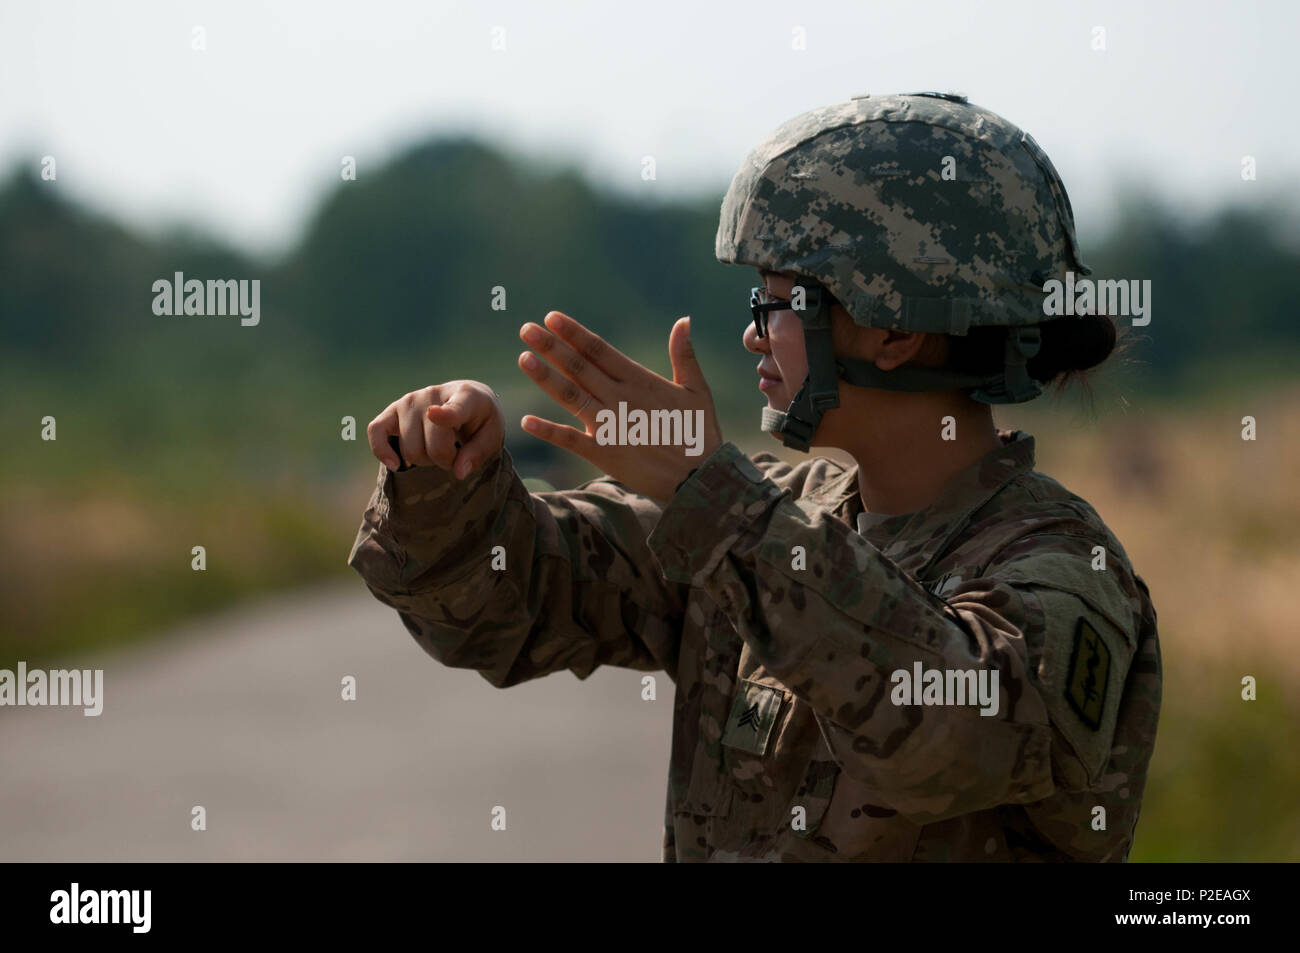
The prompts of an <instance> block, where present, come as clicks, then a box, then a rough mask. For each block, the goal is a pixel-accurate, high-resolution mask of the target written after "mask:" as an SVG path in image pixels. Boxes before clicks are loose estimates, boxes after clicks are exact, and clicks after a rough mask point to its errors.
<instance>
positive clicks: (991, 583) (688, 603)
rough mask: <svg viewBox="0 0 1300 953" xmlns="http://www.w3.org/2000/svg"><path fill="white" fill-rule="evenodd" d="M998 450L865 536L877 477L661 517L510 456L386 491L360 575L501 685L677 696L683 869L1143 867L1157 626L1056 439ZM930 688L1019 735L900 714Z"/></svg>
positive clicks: (676, 778)
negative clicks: (658, 675)
mask: <svg viewBox="0 0 1300 953" xmlns="http://www.w3.org/2000/svg"><path fill="white" fill-rule="evenodd" d="M1000 436H1001V439H1002V441H1003V447H1002V448H1001V449H999V450H995V451H993V452H992V453H990V454H989V455H988V456H986V457H985V458H984V459H982V460H980V461H979V462H978V463H976V464H975V465H973V466H972V467H971V468H969V469H968V470H967V471H965V472H964V473H962V474H961V475H960V476H958V477H957V478H956V479H954V480H953V481H952V482H951V483H950V484H949V485H948V486H947V487H946V488H945V490H944V491H943V493H942V494H941V496H940V497H939V498H938V499H936V500H935V501H934V502H933V504H932V505H930V506H929V507H927V508H925V509H924V510H921V511H918V512H916V513H912V514H908V515H904V516H891V517H881V516H878V515H874V514H864V513H862V512H861V509H862V504H861V500H860V497H859V494H858V489H857V473H858V470H857V467H856V466H852V467H845V466H843V465H841V464H838V463H836V462H833V461H831V460H828V459H825V458H811V459H809V460H805V461H802V462H800V463H799V465H798V466H791V465H789V464H787V463H784V462H782V461H780V460H778V459H777V458H776V457H775V456H773V455H772V454H770V453H765V452H763V453H758V454H756V455H754V456H753V457H749V456H746V455H745V454H743V453H742V452H741V451H740V450H739V449H737V448H736V447H735V445H733V444H731V443H724V444H723V445H722V446H721V447H719V448H718V449H717V450H716V451H715V452H714V453H713V454H711V455H710V456H709V457H708V458H707V459H706V460H705V461H704V462H703V463H702V464H701V465H700V467H699V469H698V470H697V471H696V472H695V473H694V474H693V475H692V476H691V478H690V479H689V480H687V481H686V482H685V483H684V484H683V485H682V486H681V487H680V488H679V490H678V491H677V493H676V495H675V496H674V497H673V498H672V499H671V500H670V501H669V502H668V503H667V504H666V505H661V504H659V503H657V502H655V501H654V500H651V499H649V498H647V497H644V496H641V495H638V494H636V493H633V492H631V491H630V490H628V489H627V488H626V487H625V486H623V485H622V484H620V483H618V482H616V481H614V480H611V479H609V478H602V479H598V480H594V481H591V482H588V483H586V484H583V485H582V486H580V487H578V488H577V489H574V490H566V491H561V492H548V493H535V494H530V493H529V492H528V490H526V489H525V487H524V485H523V483H522V482H521V481H520V479H519V477H518V476H517V475H516V473H515V471H514V468H513V465H512V462H511V458H510V455H509V452H508V451H506V450H505V449H504V448H503V449H502V450H501V451H499V452H498V453H497V454H496V455H495V456H494V457H492V458H491V459H490V460H489V461H487V462H486V463H485V464H484V465H483V466H481V467H480V469H479V470H477V471H476V472H474V473H472V474H470V475H469V476H468V477H467V478H466V479H465V480H456V479H455V478H454V477H452V476H451V475H450V474H449V473H448V472H447V471H444V470H442V469H440V468H437V467H427V468H416V469H413V470H408V471H405V472H401V473H394V472H391V471H389V470H388V469H387V468H383V467H381V473H380V476H379V481H378V485H377V487H376V488H375V492H374V494H373V496H372V497H371V500H370V504H369V507H368V508H367V510H366V512H365V516H364V518H363V521H362V525H361V529H360V532H359V533H358V535H357V539H356V542H355V544H354V546H353V549H352V553H351V555H350V557H349V560H348V562H349V565H351V566H352V567H353V568H355V569H356V570H357V571H358V572H359V573H360V574H361V575H362V577H363V578H364V579H365V582H366V584H367V586H368V587H369V589H370V590H371V592H372V593H373V594H374V595H375V596H376V597H377V598H378V599H379V600H380V601H382V602H383V603H385V604H386V605H389V606H391V607H392V608H394V609H396V610H397V612H398V614H399V616H400V618H401V620H402V622H403V623H404V624H405V626H406V628H407V629H408V630H409V631H410V632H411V634H412V635H413V636H414V637H415V639H416V641H417V642H418V643H419V644H420V645H421V646H422V647H423V648H424V649H425V651H427V652H428V653H429V654H430V655H432V656H433V657H434V658H435V659H437V660H438V661H440V662H442V663H443V664H446V665H450V666H455V667H458V668H473V669H476V670H477V671H479V672H480V673H481V674H482V675H483V677H484V678H486V679H487V680H488V681H489V682H491V683H492V684H493V685H496V686H499V687H502V688H504V687H507V686H510V685H515V684H518V683H520V682H523V681H525V680H527V679H531V678H537V677H539V676H542V675H546V674H547V673H550V672H555V671H559V670H561V669H568V670H570V671H572V672H573V673H574V674H575V675H577V676H578V677H579V678H586V677H587V676H588V675H590V674H591V672H592V671H594V670H595V669H596V667H597V666H599V665H617V666H623V667H627V668H632V669H642V670H663V671H665V672H666V673H667V674H668V675H669V677H671V678H672V679H673V681H674V683H675V686H676V694H675V701H674V710H673V739H672V760H671V764H670V767H669V779H668V794H667V805H666V813H665V831H664V845H663V859H664V860H665V861H700V860H712V861H721V860H769V861H798V860H808V861H813V860H890V861H944V860H1061V861H1065V860H1090V861H1122V860H1125V859H1126V858H1127V856H1128V853H1129V850H1130V848H1131V845H1132V839H1133V832H1134V828H1135V825H1136V823H1137V818H1138V810H1139V807H1140V805H1141V801H1142V792H1143V787H1144V786H1145V783H1146V774H1147V765H1148V762H1149V760H1150V758H1151V754H1152V750H1153V747H1154V742H1155V732H1156V721H1157V717H1158V714H1159V707H1160V691H1161V667H1160V652H1159V647H1158V644H1157V639H1156V616H1155V612H1154V610H1153V608H1152V605H1151V601H1150V598H1149V595H1148V592H1147V588H1146V586H1145V584H1144V583H1143V582H1142V580H1141V579H1140V578H1139V577H1138V576H1137V575H1136V574H1134V572H1133V570H1132V568H1131V567H1130V565H1129V562H1128V558H1127V556H1126V555H1125V553H1124V550H1123V549H1122V548H1121V546H1120V544H1119V542H1118V541H1117V540H1116V539H1115V537H1114V536H1113V535H1112V534H1111V533H1110V531H1109V530H1108V529H1107V528H1106V526H1105V524H1103V523H1102V521H1101V519H1100V518H1099V517H1098V515H1097V514H1096V512H1094V511H1093V509H1092V508H1091V507H1090V506H1089V505H1088V504H1087V503H1086V502H1084V501H1083V500H1082V499H1080V498H1079V497H1077V496H1074V495H1073V494H1071V493H1069V492H1068V491H1067V490H1065V489H1064V488H1063V487H1062V486H1061V485H1060V484H1058V483H1057V482H1056V481H1054V480H1052V479H1051V478H1049V477H1047V476H1044V475H1042V474H1040V473H1038V472H1036V471H1035V470H1034V469H1033V464H1034V442H1033V438H1032V437H1030V436H1028V435H1027V434H1024V433H1022V432H1019V431H1017V432H1014V433H1007V432H1003V433H1002V434H1001V435H1000ZM498 546H500V547H503V549H504V555H505V558H506V566H507V567H508V568H506V569H504V570H502V569H494V568H493V565H492V564H493V558H494V555H493V553H494V547H498ZM496 552H497V555H498V556H499V555H500V554H501V552H502V551H501V550H497V551H496ZM498 565H500V563H499V562H498ZM918 664H919V668H918ZM929 669H939V670H942V671H944V672H947V671H974V672H975V673H978V672H980V671H981V670H984V671H986V673H987V674H986V676H985V677H986V678H987V677H988V675H991V673H992V672H994V671H996V672H997V675H998V682H997V685H998V704H997V710H996V714H981V708H980V707H979V706H978V705H977V704H969V703H968V704H947V705H941V704H913V702H915V701H918V700H921V699H919V698H918V697H916V696H910V695H907V694H903V695H902V696H901V697H900V696H898V695H896V693H895V692H896V686H897V685H899V684H901V681H896V680H895V677H894V673H896V672H900V671H907V672H911V673H915V672H918V671H925V670H929ZM899 691H901V689H899ZM991 707H992V706H986V709H991Z"/></svg>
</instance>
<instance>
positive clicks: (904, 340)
mask: <svg viewBox="0 0 1300 953" xmlns="http://www.w3.org/2000/svg"><path fill="white" fill-rule="evenodd" d="M930 337H931V335H928V334H923V333H921V332H919V331H886V332H885V335H884V339H883V340H882V341H881V342H880V347H879V348H878V349H877V350H876V357H875V364H876V367H878V368H880V369H881V370H882V371H892V370H893V369H894V368H896V367H899V366H900V365H902V364H906V363H907V362H908V361H910V360H912V359H913V358H915V357H916V356H917V355H918V354H920V353H921V350H922V348H924V347H925V344H926V341H927V340H928V339H929V338H930Z"/></svg>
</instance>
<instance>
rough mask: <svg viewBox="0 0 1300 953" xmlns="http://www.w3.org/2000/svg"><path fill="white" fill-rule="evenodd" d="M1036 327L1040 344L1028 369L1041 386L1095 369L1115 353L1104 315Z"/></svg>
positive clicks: (1110, 326) (1111, 324)
mask: <svg viewBox="0 0 1300 953" xmlns="http://www.w3.org/2000/svg"><path fill="white" fill-rule="evenodd" d="M1038 327H1039V333H1040V334H1041V336H1042V344H1041V345H1040V346H1039V348H1038V353H1037V354H1035V355H1034V356H1033V357H1031V358H1030V359H1029V366H1028V370H1029V376H1030V377H1032V378H1033V379H1034V380H1036V381H1040V382H1042V383H1048V382H1050V381H1054V380H1055V379H1056V378H1057V377H1060V376H1061V375H1069V374H1076V373H1079V372H1080V371H1086V370H1088V369H1089V368H1092V367H1096V366H1097V365H1098V364H1100V363H1101V362H1102V361H1104V360H1106V358H1108V357H1110V354H1111V352H1112V351H1114V350H1115V339H1116V331H1115V322H1114V321H1112V320H1111V319H1110V318H1109V317H1107V316H1106V315H1104V314H1085V315H1080V316H1078V317H1064V318H1057V319H1056V320H1054V321H1044V322H1043V323H1042V324H1040V325H1039V326H1038Z"/></svg>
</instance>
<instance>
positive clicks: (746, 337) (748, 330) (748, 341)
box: [741, 319, 772, 354]
mask: <svg viewBox="0 0 1300 953" xmlns="http://www.w3.org/2000/svg"><path fill="white" fill-rule="evenodd" d="M741 340H742V341H743V342H744V344H745V349H746V350H749V351H753V352H754V353H755V354H767V353H769V352H770V351H771V350H772V331H771V324H770V323H769V324H768V333H767V334H766V335H764V336H763V337H759V336H758V328H756V327H754V321H753V319H750V322H749V323H748V324H747V325H745V333H744V334H743V335H741Z"/></svg>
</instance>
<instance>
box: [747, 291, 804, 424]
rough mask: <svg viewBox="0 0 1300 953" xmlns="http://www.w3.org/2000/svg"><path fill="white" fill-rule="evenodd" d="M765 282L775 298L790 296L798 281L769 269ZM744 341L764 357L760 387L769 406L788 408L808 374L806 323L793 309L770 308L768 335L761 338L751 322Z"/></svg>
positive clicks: (751, 349)
mask: <svg viewBox="0 0 1300 953" xmlns="http://www.w3.org/2000/svg"><path fill="white" fill-rule="evenodd" d="M763 284H764V286H765V287H766V288H767V290H768V293H769V294H771V295H772V296H773V297H776V298H783V299H788V298H789V297H790V289H791V286H792V285H793V284H794V280H793V277H786V276H784V275H777V274H773V273H771V272H767V273H765V274H764V276H763ZM743 340H744V342H745V347H746V348H747V349H749V350H750V351H752V352H754V353H755V354H758V355H760V357H761V360H760V361H759V362H758V374H759V381H758V386H759V389H760V390H761V391H763V393H764V394H766V395H767V402H768V406H769V407H775V408H777V409H779V410H785V408H786V407H788V406H789V405H790V401H792V400H794V395H795V394H797V393H798V392H799V387H800V386H801V385H802V384H803V379H804V377H805V376H806V375H807V373H808V358H807V355H806V353H805V352H804V341H803V325H802V324H801V323H800V322H799V317H798V315H796V314H795V313H794V312H793V311H791V310H790V309H789V308H785V309H782V310H780V311H769V312H768V314H767V334H766V335H764V336H763V337H761V338H760V337H759V336H758V329H757V328H755V327H754V322H753V321H750V322H749V324H747V325H746V326H745V334H744V337H743Z"/></svg>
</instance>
